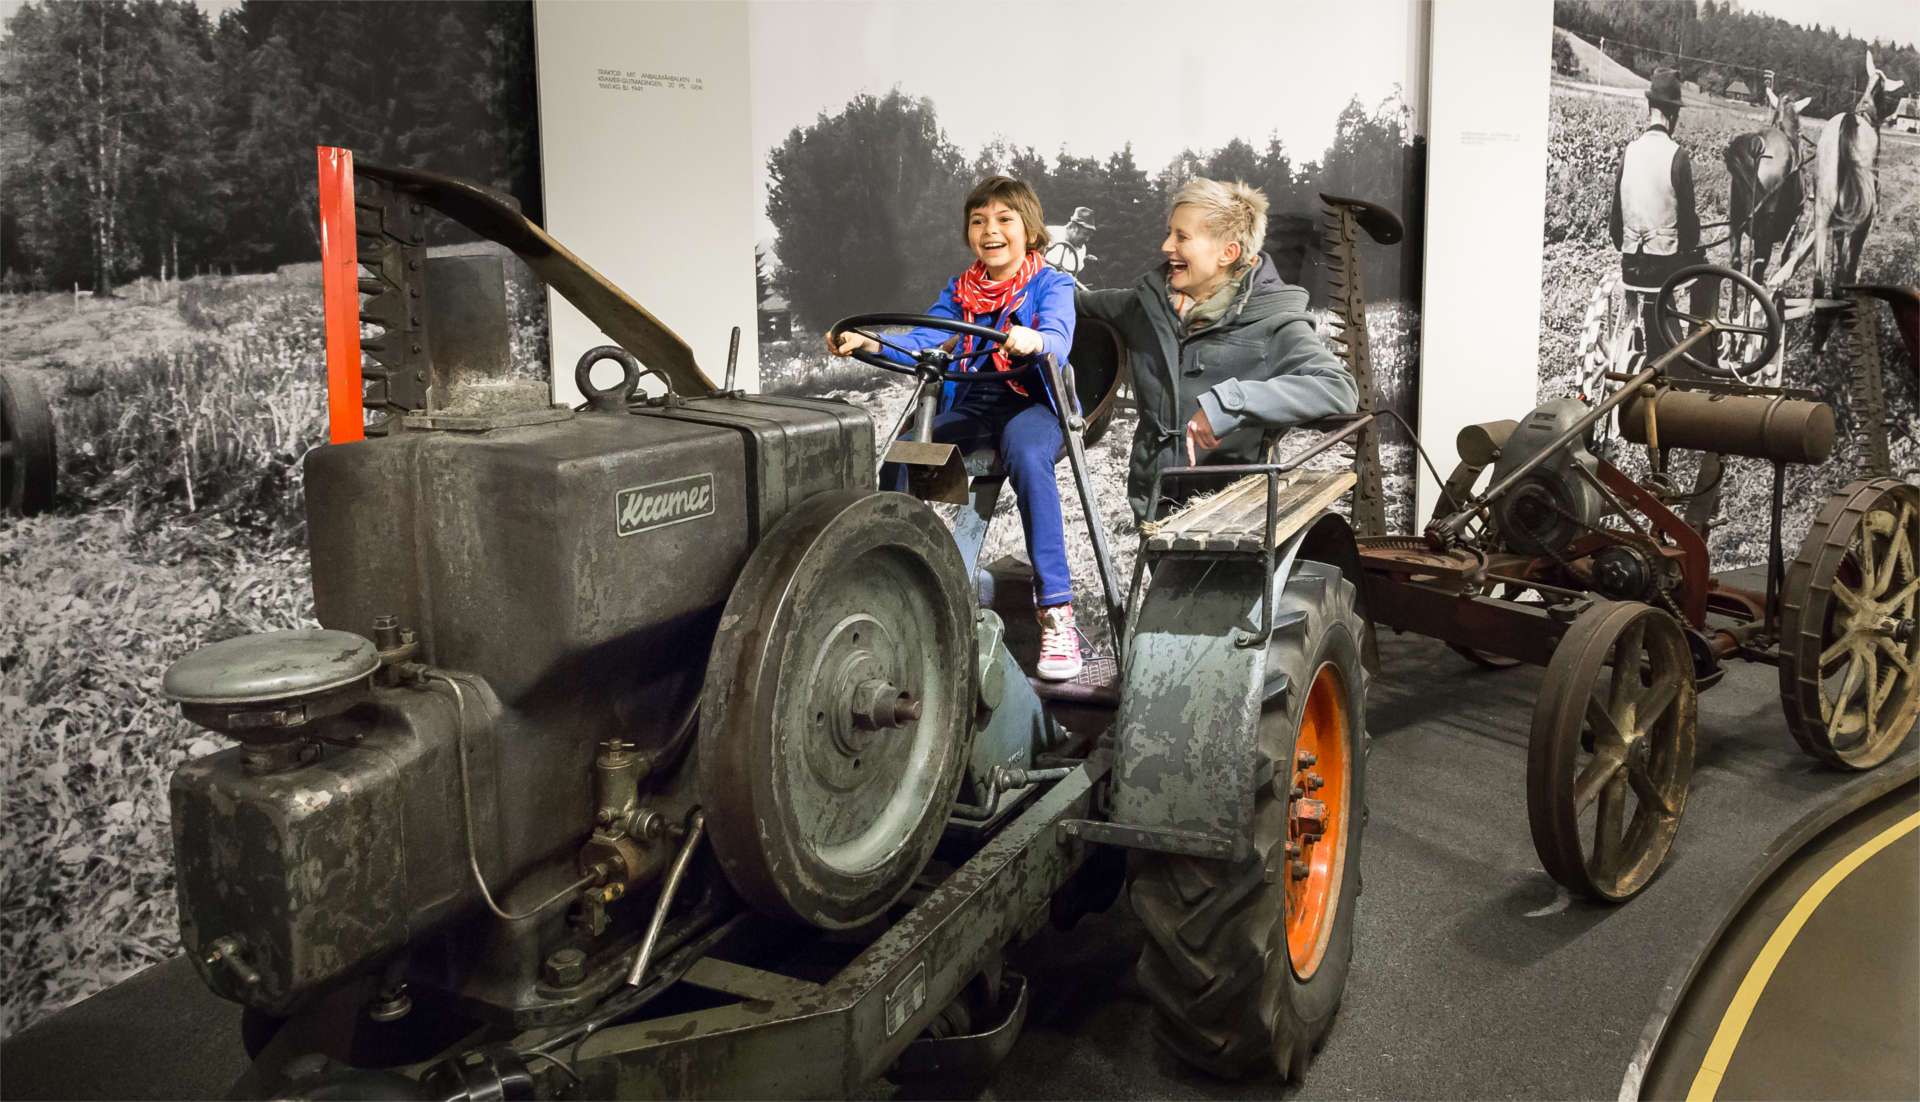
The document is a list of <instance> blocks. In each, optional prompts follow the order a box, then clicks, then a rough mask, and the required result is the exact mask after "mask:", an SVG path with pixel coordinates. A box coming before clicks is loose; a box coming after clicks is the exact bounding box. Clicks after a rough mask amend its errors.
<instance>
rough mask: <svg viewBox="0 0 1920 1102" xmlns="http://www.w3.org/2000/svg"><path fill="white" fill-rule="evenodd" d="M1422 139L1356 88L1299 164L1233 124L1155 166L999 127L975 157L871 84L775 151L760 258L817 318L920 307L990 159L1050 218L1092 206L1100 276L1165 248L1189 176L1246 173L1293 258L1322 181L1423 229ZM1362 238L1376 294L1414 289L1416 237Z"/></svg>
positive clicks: (1325, 187)
mask: <svg viewBox="0 0 1920 1102" xmlns="http://www.w3.org/2000/svg"><path fill="white" fill-rule="evenodd" d="M1425 148H1426V145H1425V141H1424V139H1422V138H1419V137H1417V136H1416V135H1415V134H1414V133H1413V130H1412V126H1411V122H1410V119H1409V117H1408V112H1407V109H1406V107H1405V105H1404V104H1403V103H1402V102H1401V101H1400V98H1399V96H1398V95H1397V94H1396V95H1394V96H1391V97H1389V98H1388V99H1387V100H1386V101H1385V102H1383V103H1381V104H1380V105H1378V106H1377V107H1375V108H1373V109H1372V110H1369V109H1367V108H1366V107H1365V106H1364V105H1362V104H1361V103H1360V101H1359V100H1358V99H1357V98H1355V99H1353V100H1351V101H1350V102H1349V103H1348V104H1347V106H1346V107H1345V108H1344V109H1343V110H1342V111H1341V112H1340V115H1339V118H1338V120H1337V122H1336V126H1335V134H1334V139H1333V141H1332V143H1331V144H1330V145H1329V146H1328V147H1327V149H1326V150H1325V151H1324V152H1323V153H1322V154H1321V155H1320V156H1319V158H1318V159H1315V160H1308V161H1304V162H1296V161H1295V160H1294V158H1293V155H1292V153H1291V152H1290V151H1289V150H1287V149H1286V147H1285V146H1284V144H1283V143H1282V142H1281V141H1280V140H1279V139H1278V138H1277V137H1270V138H1268V139H1267V141H1266V142H1265V143H1264V145H1263V146H1259V147H1256V146H1255V145H1254V144H1253V143H1251V142H1248V141H1245V140H1242V139H1239V138H1235V139H1233V140H1232V141H1230V142H1228V143H1227V144H1226V145H1224V146H1221V147H1220V148H1218V149H1214V150H1209V151H1204V152H1201V151H1194V150H1190V149H1189V150H1184V151H1182V152H1181V153H1180V154H1179V155H1178V156H1176V157H1174V158H1173V159H1172V161H1171V162H1170V163H1168V164H1167V165H1165V166H1162V167H1160V168H1158V169H1157V170H1151V169H1150V168H1149V167H1148V166H1142V165H1141V164H1140V163H1139V162H1138V161H1137V159H1136V158H1135V156H1134V152H1133V147H1132V145H1131V144H1128V145H1126V146H1124V147H1123V148H1121V149H1120V150H1118V151H1117V152H1114V153H1110V154H1108V155H1107V156H1105V157H1093V156H1080V155H1075V154H1073V153H1071V152H1068V151H1067V150H1064V149H1063V150H1061V151H1060V152H1059V153H1057V154H1056V155H1055V156H1054V157H1052V158H1051V159H1050V158H1048V157H1047V156H1045V155H1043V154H1041V153H1039V152H1038V151H1036V150H1035V149H1033V148H1032V147H1030V146H1020V145H1016V144H1012V143H1009V142H1007V141H1004V140H999V141H995V142H993V143H991V144H989V145H988V146H986V147H985V148H983V149H981V150H979V151H978V152H977V153H975V155H974V156H972V157H968V156H967V155H966V153H965V152H964V151H963V150H961V149H960V148H959V147H958V146H956V145H955V144H954V143H953V142H951V141H949V140H948V139H947V137H946V135H945V133H944V132H943V131H942V130H941V128H940V124H939V119H938V117H937V113H936V111H935V108H934V105H933V102H932V101H931V100H928V99H923V98H914V97H911V96H908V95H906V94H904V93H902V92H901V91H899V90H898V89H895V90H893V91H891V92H888V93H887V94H885V95H881V96H875V95H866V94H863V95H859V96H856V97H854V98H853V99H852V100H851V101H849V102H848V103H847V104H846V106H845V107H844V108H842V109H841V110H840V111H838V112H837V113H834V114H831V115H829V114H827V113H825V112H823V113H821V114H820V116H819V117H818V119H817V121H816V122H814V123H813V125H811V126H804V127H795V128H794V129H793V130H792V131H791V132H789V133H788V135H787V137H786V139H785V140H784V141H782V142H781V143H780V145H779V146H777V147H775V148H774V149H773V150H772V151H771V152H770V153H769V154H768V157H767V174H768V185H767V208H766V210H767V217H768V219H769V221H771V222H772V223H773V226H774V231H775V235H776V236H775V241H774V246H773V249H774V253H775V254H776V255H777V257H778V266H777V267H775V268H772V269H771V270H769V271H765V272H764V276H765V279H764V281H763V287H765V288H767V289H770V290H773V291H776V292H778V293H779V294H781V295H782V296H783V297H784V298H785V299H786V301H787V303H788V306H789V307H790V308H791V309H792V311H793V314H794V316H795V318H796V319H797V320H798V321H800V322H801V323H803V324H805V325H806V326H808V327H809V328H812V329H815V330H823V329H825V328H826V327H827V326H828V325H830V324H831V323H832V322H833V321H834V319H836V318H840V317H844V316H846V315H848V314H853V313H858V312H860V311H862V310H874V309H883V308H906V307H907V306H909V305H911V306H912V308H913V309H919V304H921V303H923V302H925V301H929V300H931V299H932V297H933V296H934V295H935V294H936V293H937V292H938V291H939V289H940V287H941V285H942V284H943V283H944V282H945V280H946V279H947V278H948V277H949V276H951V275H952V274H953V266H954V262H955V257H956V256H957V255H959V253H960V252H962V251H963V250H962V249H961V247H960V246H959V244H958V241H959V211H960V204H961V200H962V199H963V198H964V197H965V195H966V194H967V190H968V189H969V188H970V187H971V186H972V185H973V183H974V182H975V181H977V180H978V179H980V178H981V177H984V176H987V175H991V174H993V173H996V172H1001V173H1005V174H1007V175H1009V176H1013V177H1015V178H1017V179H1020V180H1024V181H1026V182H1027V183H1028V184H1030V185H1032V186H1033V188H1034V190H1035V191H1036V192H1037V193H1038V194H1039V196H1040V198H1041V201H1042V202H1043V203H1045V205H1046V212H1047V220H1048V221H1049V222H1050V223H1054V224H1056V225H1058V224H1064V223H1066V222H1067V221H1068V218H1069V216H1070V215H1071V214H1072V212H1073V211H1074V210H1075V209H1076V208H1079V207H1086V208H1088V210H1090V211H1091V212H1092V218H1093V221H1094V223H1095V225H1096V226H1097V230H1096V232H1095V233H1094V234H1093V236H1092V240H1091V243H1090V251H1091V254H1092V256H1091V257H1090V258H1089V259H1088V261H1087V263H1086V266H1085V267H1084V268H1083V269H1082V270H1081V271H1080V273H1079V277H1080V279H1081V280H1082V281H1083V282H1085V283H1086V284H1088V285H1090V286H1106V287H1112V286H1120V285H1124V284H1127V283H1130V282H1132V281H1133V279H1134V278H1135V277H1137V276H1138V275H1139V274H1140V273H1142V272H1144V271H1146V270H1147V269H1149V268H1150V267H1152V266H1153V265H1155V264H1158V263H1159V262H1160V241H1161V239H1162V238H1163V237H1164V236H1165V235H1166V217H1167V201H1168V199H1169V198H1170V197H1171V196H1172V195H1173V193H1174V192H1175V191H1176V190H1177V189H1178V188H1179V187H1180V185H1181V184H1182V183H1184V182H1186V181H1187V180H1188V179H1191V178H1192V177H1195V176H1207V177H1212V178H1216V179H1223V180H1235V179H1237V180H1245V181H1246V182H1247V183H1250V184H1253V185H1255V186H1258V187H1260V188H1262V189H1264V190H1265V191H1266V193H1267V197H1268V199H1269V200H1270V201H1271V204H1272V206H1271V212H1270V215H1269V227H1270V228H1269V232H1268V236H1267V247H1268V249H1269V250H1271V251H1274V252H1275V254H1276V261H1277V262H1279V263H1280V264H1281V266H1282V268H1283V270H1284V269H1286V268H1288V267H1289V266H1290V263H1291V264H1298V263H1299V256H1300V253H1301V251H1302V250H1304V251H1306V252H1307V253H1308V254H1309V255H1311V254H1312V253H1314V252H1316V251H1317V249H1318V240H1319V239H1318V232H1319V225H1320V211H1321V208H1322V204H1321V202H1320V198H1319V194H1318V193H1319V192H1328V193H1332V194H1338V195H1345V196H1350V197H1354V198H1361V199H1367V200H1370V201H1372V202H1378V203H1382V204H1385V205H1386V206H1389V207H1393V208H1395V209H1396V210H1398V211H1399V212H1400V213H1401V215H1402V216H1403V217H1404V218H1405V219H1406V220H1407V221H1408V223H1409V235H1408V236H1409V239H1410V241H1413V242H1417V241H1418V240H1419V230H1418V228H1417V227H1416V226H1414V225H1413V223H1415V222H1417V220H1418V215H1419V209H1418V208H1419V206H1420V196H1421V194H1422V192H1421V186H1422V185H1421V180H1422V164H1423V158H1424V154H1425ZM1365 252H1366V256H1365V263H1366V265H1367V269H1366V270H1367V277H1368V289H1369V291H1370V292H1371V293H1373V294H1374V295H1375V296H1376V297H1387V298H1395V297H1407V296H1408V295H1409V294H1410V293H1411V291H1412V285H1413V284H1414V282H1415V281H1417V280H1418V278H1419V273H1420V266H1419V259H1418V254H1417V251H1415V250H1414V249H1413V248H1411V247H1409V248H1407V249H1401V248H1378V247H1375V246H1372V245H1369V246H1367V247H1366V249H1365ZM1282 253H1285V254H1287V255H1285V256H1283V255H1281V254H1282Z"/></svg>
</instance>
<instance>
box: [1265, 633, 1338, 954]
mask: <svg viewBox="0 0 1920 1102" xmlns="http://www.w3.org/2000/svg"><path fill="white" fill-rule="evenodd" d="M1346 722H1347V719H1346V711H1345V688H1344V686H1343V685H1342V683H1341V681H1340V676H1339V674H1338V672H1336V671H1335V669H1334V667H1333V666H1332V665H1331V664H1329V665H1325V666H1322V667H1321V668H1320V670H1319V672H1318V673H1316V674H1315V675H1314V679H1313V684H1312V686H1311V688H1309V690H1308V692H1307V700H1306V704H1305V707H1304V708H1303V709H1302V712H1301V717H1300V728H1299V734H1298V736H1297V742H1296V749H1295V753H1294V758H1293V761H1292V763H1291V764H1292V769H1291V770H1290V771H1289V772H1287V773H1283V774H1280V775H1279V776H1276V777H1275V779H1274V784H1275V786H1276V787H1280V786H1282V785H1284V786H1285V787H1286V791H1287V800H1288V808H1287V840H1286V854H1287V857H1288V861H1287V876H1286V893H1287V910H1286V923H1287V955H1288V956H1289V957H1290V958H1291V960H1292V964H1293V969H1294V971H1295V973H1297V974H1298V975H1299V976H1301V977H1302V978H1303V979H1304V978H1306V977H1308V976H1311V975H1312V974H1313V972H1314V970H1315V969H1317V968H1318V967H1319V965H1320V958H1321V956H1322V955H1323V954H1324V953H1325V952H1326V945H1327V940H1328V935H1329V933H1330V931H1331V930H1332V929H1333V925H1334V923H1333V911H1334V909H1335V907H1336V906H1337V905H1338V900H1339V893H1340V879H1339V878H1340V876H1341V860H1342V856H1343V855H1342V852H1341V850H1342V848H1343V846H1344V845H1345V841H1346V838H1345V833H1346V826H1345V822H1346V815H1347V813H1348V811H1347V807H1346V798H1347V794H1346V786H1347V770H1348V762H1347V759H1346V753H1347V749H1346V738H1347V735H1346Z"/></svg>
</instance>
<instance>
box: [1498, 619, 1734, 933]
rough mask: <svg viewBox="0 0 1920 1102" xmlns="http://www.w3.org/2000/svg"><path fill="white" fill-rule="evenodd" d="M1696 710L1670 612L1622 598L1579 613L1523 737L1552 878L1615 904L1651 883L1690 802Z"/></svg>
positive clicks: (1535, 827)
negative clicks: (1525, 735)
mask: <svg viewBox="0 0 1920 1102" xmlns="http://www.w3.org/2000/svg"><path fill="white" fill-rule="evenodd" d="M1698 707H1699V698H1698V689H1697V687H1696V686H1695V685H1694V682H1693V659H1692V656H1691V654H1690V653H1689V651H1688V649H1687V640H1686V636H1685V634H1684V633H1682V632H1681V630H1680V625H1679V622H1678V621H1676V620H1675V619H1674V618H1673V617H1672V616H1670V615H1668V614H1667V613H1666V612H1663V611H1661V610H1660V609H1657V608H1654V607H1652V606H1651V605H1644V604H1641V603H1640V602H1638V601H1621V602H1618V603H1615V602H1600V603H1597V604H1595V605H1594V606H1593V607H1592V608H1590V609H1588V610H1587V611H1585V612H1583V613H1581V614H1580V616H1579V618H1578V619H1576V620H1574V622H1573V626H1572V627H1570V628H1568V629H1567V634H1566V636H1565V637H1564V638H1562V639H1561V640H1560V645H1559V646H1558V647H1557V648H1555V650H1554V652H1553V659H1552V661H1551V662H1549V663H1548V665H1547V674H1546V678H1545V680H1544V683H1543V684H1542V686H1541V690H1540V698H1539V700H1538V701H1537V702H1536V704H1535V706H1534V712H1533V729H1532V731H1531V733H1530V734H1529V736H1528V740H1527V821H1528V824H1529V825H1530V826H1531V828H1532V831H1533V847H1534V849H1535V851H1536V852H1538V853H1539V855H1540V861H1541V863H1542V864H1543V865H1544V866H1545V867H1546V870H1547V874H1548V875H1549V876H1551V877H1553V878H1554V879H1555V880H1557V881H1559V882H1560V883H1561V884H1562V885H1564V886H1565V887H1566V888H1567V889H1568V890H1569V891H1573V892H1577V893H1579V894H1581V895H1585V896H1588V897H1590V898H1593V899H1599V900H1604V901H1607V902H1611V903H1618V902H1622V901H1624V900H1627V899H1631V898H1633V896H1634V895H1636V894H1637V893H1638V892H1639V891H1640V890H1641V889H1642V888H1644V887H1646V886H1647V884H1648V882H1649V881H1650V880H1652V878H1653V874H1654V872H1655V871H1656V870H1658V869H1659V867H1660V864H1661V862H1663V861H1665V860H1666V857H1667V852H1668V851H1669V850H1670V849H1672V847H1673V838H1674V835H1675V833H1676V832H1677V831H1678V830H1679V827H1680V815H1681V812H1682V811H1684V810H1685V809H1686V803H1687V785H1688V783H1689V781H1690V780H1691V778H1692V776H1693V747H1694V736H1695V734H1696V732H1697V728H1698V723H1699V713H1698Z"/></svg>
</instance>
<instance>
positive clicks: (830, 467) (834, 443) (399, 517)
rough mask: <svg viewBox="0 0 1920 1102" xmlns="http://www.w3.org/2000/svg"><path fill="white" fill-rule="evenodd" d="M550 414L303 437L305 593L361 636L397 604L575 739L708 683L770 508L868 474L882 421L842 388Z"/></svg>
mask: <svg viewBox="0 0 1920 1102" xmlns="http://www.w3.org/2000/svg"><path fill="white" fill-rule="evenodd" d="M543 412H545V413H548V414H550V415H551V417H552V419H550V420H548V421H546V422H545V423H538V424H523V425H518V426H513V425H506V426H502V427H496V428H491V429H488V430H486V431H446V430H441V431H406V432H398V433H395V434H393V435H391V436H387V437H383V438H378V439H370V440H367V441H365V442H362V443H356V444H345V445H337V446H331V447H324V448H320V449H318V450H317V451H315V452H314V453H313V454H312V455H310V456H309V457H308V459H307V464H306V487H307V519H308V528H309V541H310V545H311V548H312V558H313V591H314V605H315V610H316V613H317V615H318V617H319V619H320V621H321V623H323V624H325V625H327V626H329V627H334V628H338V629H340V630H345V631H356V632H360V633H362V634H366V633H368V632H369V625H370V624H371V623H372V620H373V618H374V617H376V616H379V615H383V614H391V615H395V616H397V617H399V620H400V623H401V624H402V625H404V626H405V627H408V628H411V629H413V630H415V631H417V633H418V635H419V639H420V658H421V660H422V661H425V662H428V663H430V664H433V665H436V666H440V667H445V668H451V669H458V670H465V671H469V672H472V673H477V674H480V675H481V676H483V677H485V678H486V679H487V681H488V683H489V684H491V685H492V686H493V687H494V690H495V691H496V692H497V693H498V694H499V696H500V699H501V700H502V702H503V703H504V704H505V706H506V707H507V708H509V709H511V710H513V711H517V712H521V713H525V714H527V715H529V716H530V717H542V718H544V719H545V720H548V721H552V722H556V723H564V724H566V725H567V726H569V727H571V728H572V730H571V731H570V734H571V735H572V737H573V738H574V739H576V740H578V741H579V743H580V744H581V746H583V747H590V746H591V745H592V744H593V742H594V741H596V740H597V739H599V738H604V737H612V736H614V735H623V736H625V737H629V738H631V737H633V732H634V730H635V728H636V727H642V728H644V727H646V726H648V721H649V720H652V719H654V718H655V717H660V716H663V714H664V713H665V712H667V711H669V710H671V708H672V706H673V705H674V704H675V702H676V701H677V700H683V699H687V698H689V697H690V696H691V695H696V694H697V693H698V681H699V679H700V676H701V673H700V671H701V670H703V669H704V663H705V661H706V648H707V642H708V641H709V640H710V638H711V634H712V630H713V622H714V620H715V619H717V616H718V610H719V608H720V607H721V606H722V605H723V604H724V603H725V601H726V599H727V596H728V594H729V593H730V592H731V590H732V587H733V583H734V580H735V578H737V577H738V576H739V573H740V570H741V568H742V565H743V564H744V563H745V561H746V558H747V554H748V553H749V552H750V551H751V550H752V549H753V547H754V545H755V544H756V543H757V542H758V541H759V539H760V537H761V535H762V533H764V532H765V531H767V529H768V528H770V527H771V526H772V525H773V524H774V522H775V521H777V520H779V519H780V517H782V516H784V515H785V514H786V512H787V511H788V510H789V509H791V508H793V507H795V506H797V505H799V504H800V503H801V502H802V501H804V500H806V499H807V498H809V497H811V496H813V495H814V494H817V493H821V492H824V491H827V490H838V489H846V488H858V489H871V488H872V487H873V485H874V445H873V427H872V422H871V421H870V420H869V419H868V417H867V415H866V414H865V413H864V412H862V411H861V410H859V409H857V408H855V407H853V406H849V405H847V404H845V403H840V402H830V401H821V400H810V399H799V398H741V397H716V398H701V399H692V400H687V401H680V402H676V403H674V404H671V405H665V406H635V407H633V408H632V409H630V410H619V411H613V412H598V411H595V412H581V413H569V412H567V411H563V410H553V411H543ZM542 725H543V726H544V724H542Z"/></svg>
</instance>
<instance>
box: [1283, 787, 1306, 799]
mask: <svg viewBox="0 0 1920 1102" xmlns="http://www.w3.org/2000/svg"><path fill="white" fill-rule="evenodd" d="M1306 794H1307V791H1306V789H1304V788H1301V787H1300V786H1299V785H1297V784H1296V785H1294V786H1293V787H1292V788H1289V789H1287V798H1288V799H1292V800H1297V799H1299V798H1300V797H1302V796H1304V795H1306Z"/></svg>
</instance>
